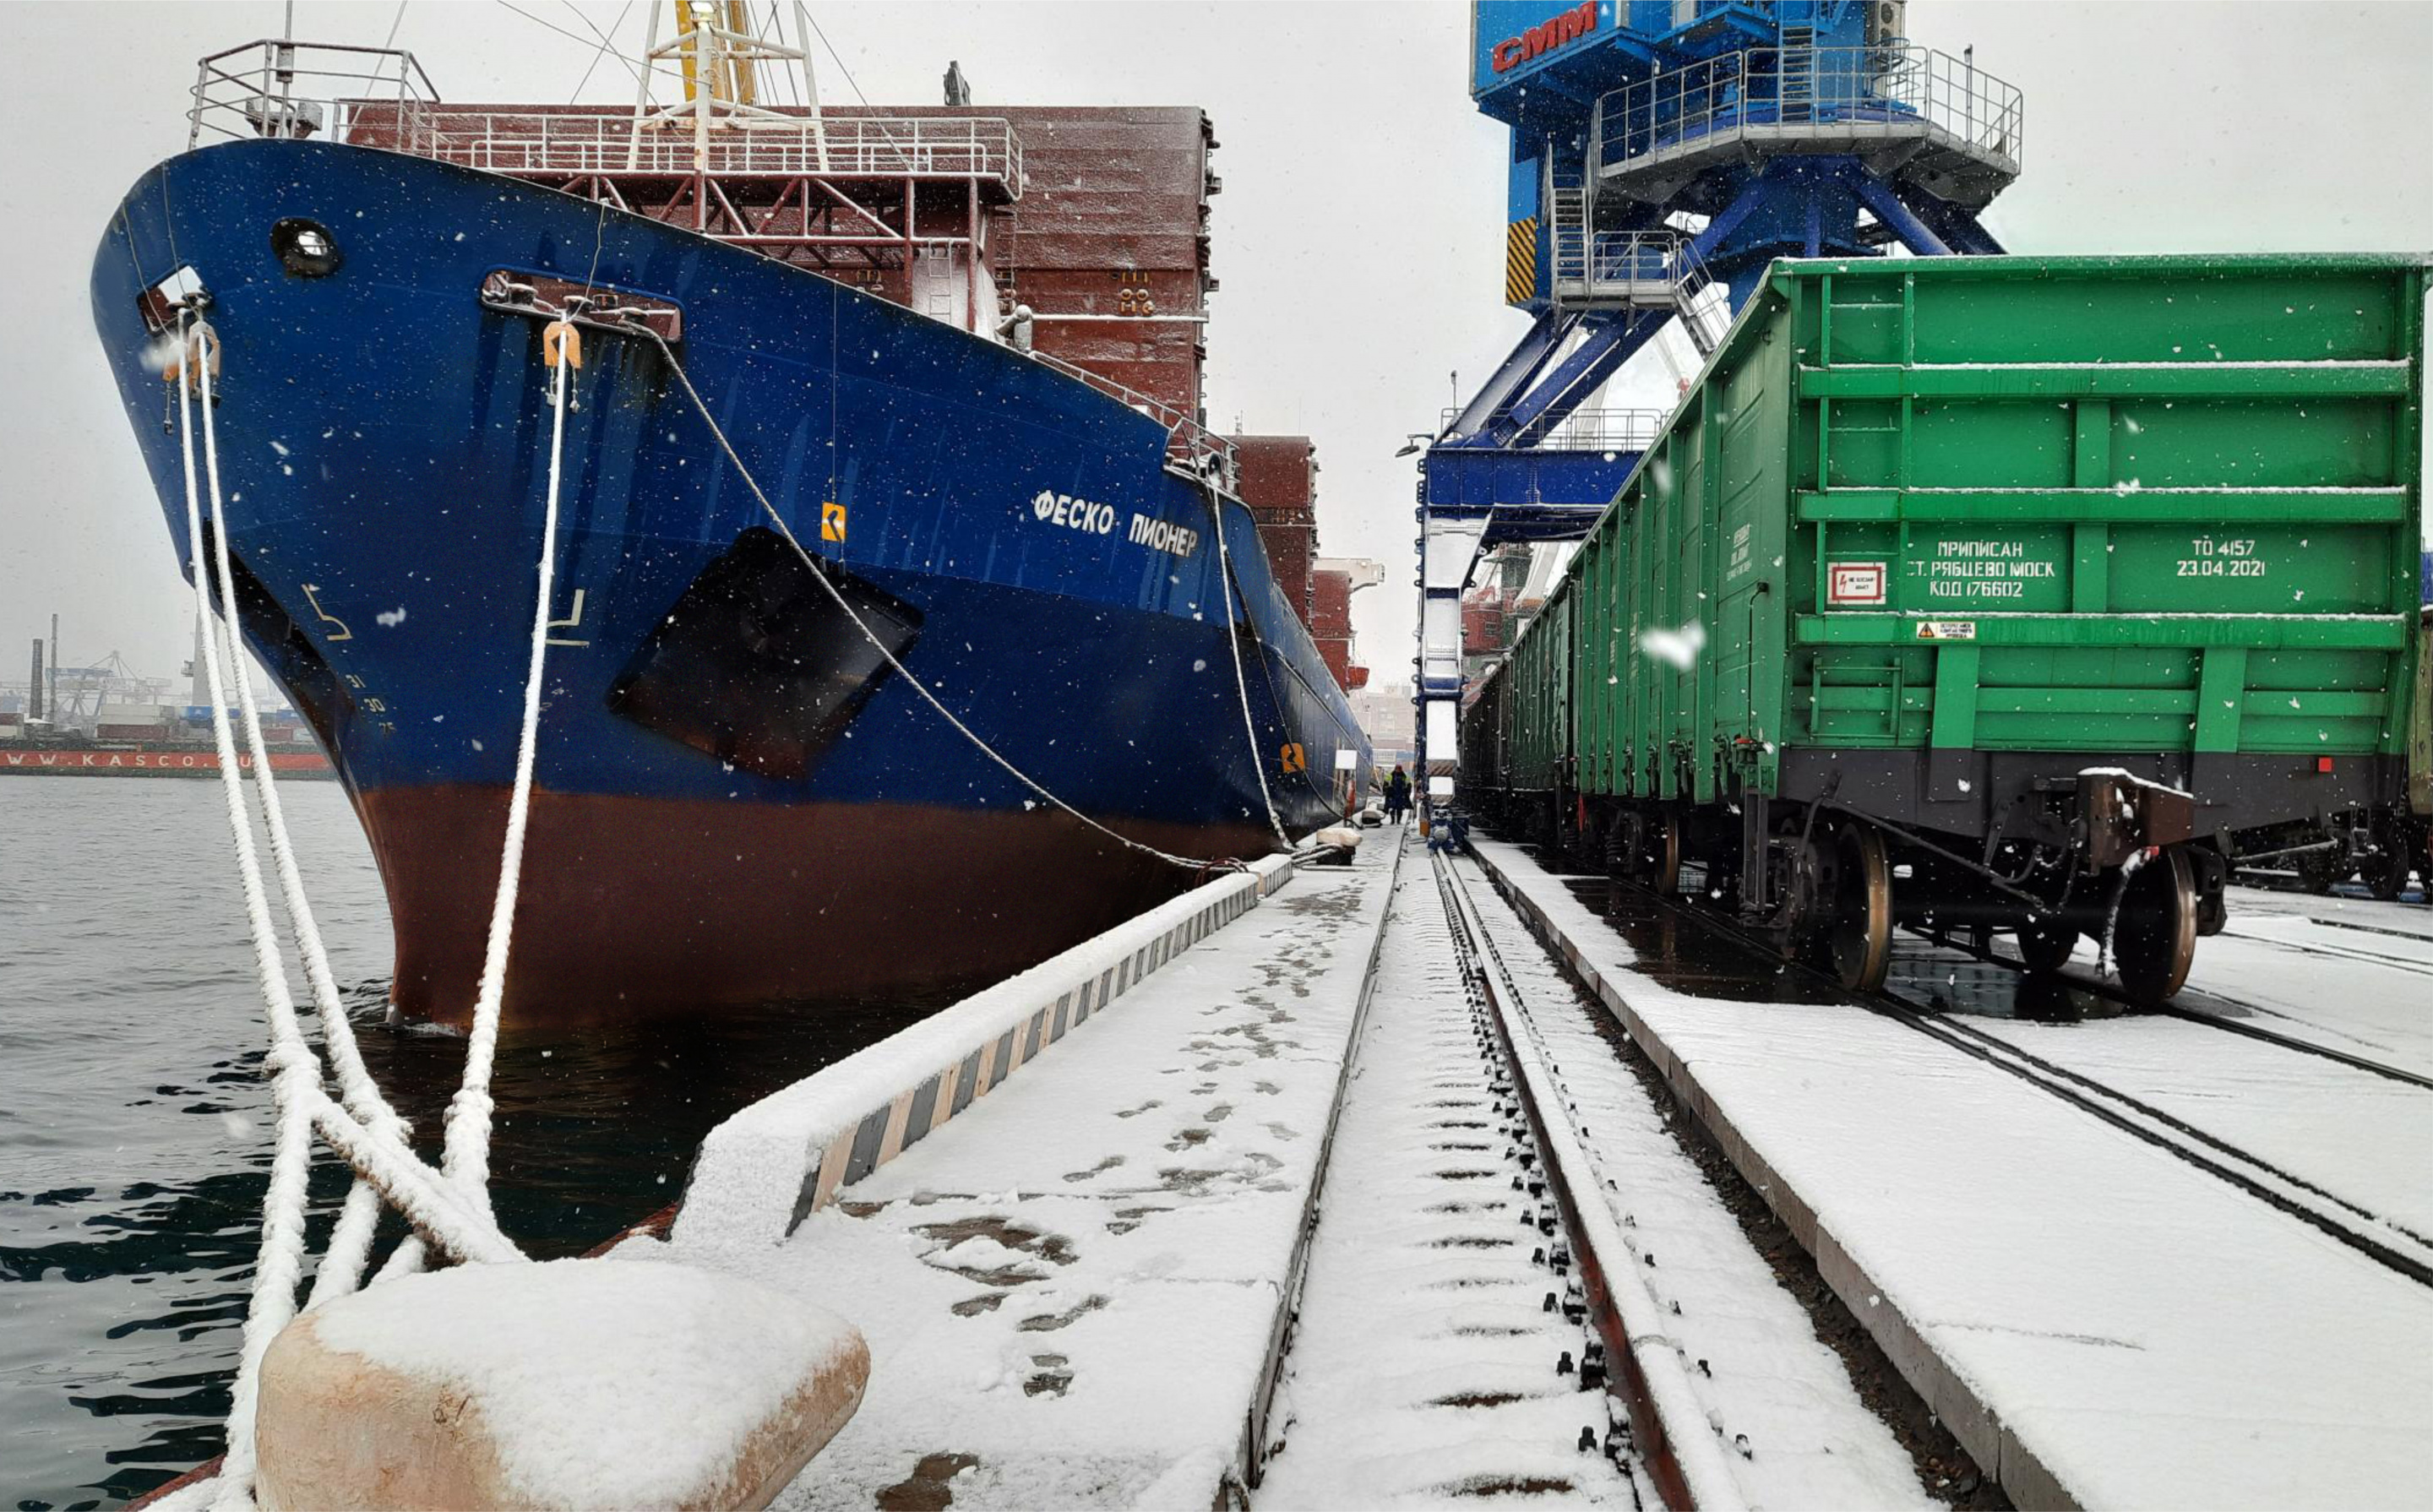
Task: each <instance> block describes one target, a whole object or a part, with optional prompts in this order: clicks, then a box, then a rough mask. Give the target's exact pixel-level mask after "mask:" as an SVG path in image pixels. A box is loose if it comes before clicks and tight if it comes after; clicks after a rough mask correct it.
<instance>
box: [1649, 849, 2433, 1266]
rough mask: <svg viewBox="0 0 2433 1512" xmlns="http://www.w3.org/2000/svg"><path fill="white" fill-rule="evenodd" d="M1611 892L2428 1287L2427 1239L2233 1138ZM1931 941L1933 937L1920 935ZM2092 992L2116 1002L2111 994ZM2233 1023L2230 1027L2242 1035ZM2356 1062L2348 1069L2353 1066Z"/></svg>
mask: <svg viewBox="0 0 2433 1512" xmlns="http://www.w3.org/2000/svg"><path fill="white" fill-rule="evenodd" d="M1610 885H1611V886H1612V887H1613V888H1614V889H1615V890H1616V891H1617V892H1624V893H1626V894H1628V895H1631V896H1634V897H1637V898H1639V899H1640V900H1642V902H1643V903H1645V904H1646V905H1648V906H1650V907H1653V908H1655V909H1661V910H1663V911H1664V912H1665V913H1667V914H1669V915H1672V916H1674V917H1676V918H1677V919H1679V920H1681V921H1684V922H1686V923H1689V924H1691V925H1693V926H1695V927H1697V928H1698V929H1701V930H1703V931H1705V932H1707V933H1708V934H1710V935H1711V936H1713V937H1715V938H1717V939H1719V940H1722V941H1724V942H1727V943H1730V944H1732V945H1734V946H1737V947H1738V948H1739V949H1740V950H1741V951H1742V952H1744V954H1745V955H1746V956H1747V957H1748V958H1749V959H1750V960H1751V961H1752V963H1761V966H1762V969H1761V971H1753V972H1752V978H1753V980H1767V979H1771V978H1772V977H1776V976H1777V975H1779V974H1785V973H1787V974H1791V975H1794V976H1796V977H1801V978H1803V979H1805V980H1807V981H1809V982H1811V983H1812V984H1813V985H1816V986H1818V987H1820V988H1822V989H1825V990H1827V991H1828V992H1829V993H1830V994H1836V995H1838V996H1839V997H1840V999H1841V1000H1842V1001H1845V1002H1847V1003H1850V1004H1851V1005H1853V1006H1856V1007H1859V1008H1863V1009H1865V1010H1867V1011H1870V1012H1873V1013H1877V1014H1880V1015H1881V1016H1883V1017H1885V1018H1888V1019H1891V1020H1893V1021H1894V1022H1896V1023H1898V1024H1900V1025H1902V1026H1903V1027H1905V1028H1909V1029H1911V1030H1914V1032H1916V1033H1918V1034H1921V1035H1924V1036H1925V1037H1927V1038H1929V1039H1931V1040H1934V1041H1936V1042H1937V1043H1939V1044H1941V1045H1945V1046H1946V1047H1947V1048H1948V1049H1950V1050H1952V1051H1954V1052H1956V1053H1958V1054H1961V1055H1965V1056H1968V1057H1969V1058H1971V1059H1973V1060H1976V1061H1979V1062H1983V1063H1985V1064H1987V1065H1990V1066H1993V1067H1994V1068H1996V1069H1997V1070H1999V1071H2002V1072H2004V1073H2006V1074H2007V1075H2010V1076H2013V1077H2016V1078H2017V1079H2020V1080H2023V1081H2025V1082H2027V1083H2029V1084H2030V1085H2032V1086H2034V1087H2036V1088H2037V1089H2038V1090H2040V1091H2042V1092H2044V1093H2046V1094H2048V1095H2050V1096H2053V1097H2055V1098H2057V1099H2059V1100H2061V1101H2063V1102H2065V1103H2067V1104H2069V1105H2071V1106H2072V1107H2074V1108H2077V1109H2078V1110H2080V1111H2081V1112H2083V1113H2087V1114H2088V1115H2089V1116H2091V1117H2094V1118H2097V1119H2100V1120H2101V1121H2102V1122H2104V1123H2106V1124H2109V1125H2111V1126H2112V1127H2114V1128H2116V1129H2118V1130H2121V1131H2122V1132H2124V1133H2126V1134H2129V1135H2130V1136H2132V1137H2133V1138H2135V1139H2138V1140H2141V1141H2143V1142H2145V1143H2147V1144H2149V1145H2152V1146H2153V1147H2156V1148H2158V1149H2161V1150H2163V1151H2165V1152H2166V1153H2169V1154H2170V1155H2172V1156H2174V1157H2175V1158H2177V1159H2179V1160H2181V1161H2184V1162H2186V1164H2190V1165H2192V1166H2195V1167H2196V1168H2197V1169H2199V1170H2202V1171H2203V1172H2205V1173H2206V1174H2208V1175H2210V1176H2212V1177H2214V1178H2215V1179H2217V1180H2219V1181H2222V1182H2223V1183H2224V1184H2226V1185H2229V1186H2231V1187H2233V1188H2235V1189H2236V1190H2237V1191H2239V1192H2241V1193H2243V1194H2245V1195H2246V1196H2248V1197H2251V1198H2254V1199H2255V1200H2257V1201H2260V1202H2263V1203H2265V1204H2266V1205H2268V1206H2270V1207H2271V1208H2274V1209H2276V1210H2277V1211H2279V1212H2281V1213H2283V1214H2286V1215H2288V1216H2290V1217H2292V1218H2295V1219H2297V1220H2298V1221H2300V1222H2302V1223H2305V1224H2306V1225H2308V1226H2309V1227H2311V1228H2313V1229H2316V1230H2317V1231H2319V1232H2322V1233H2323V1234H2325V1235H2327V1236H2328V1237H2330V1238H2332V1239H2334V1240H2336V1241H2338V1242H2339V1243H2340V1244H2342V1245H2344V1246H2346V1247H2347V1248H2349V1249H2354V1250H2356V1252H2357V1253H2359V1254H2361V1255H2363V1256H2365V1257H2366V1258H2367V1259H2369V1260H2372V1261H2373V1262H2374V1263H2375V1264H2376V1265H2379V1266H2383V1267H2384V1268H2386V1269H2389V1270H2390V1271H2392V1272H2394V1273H2396V1274H2398V1275H2401V1276H2405V1277H2407V1279H2409V1280H2411V1281H2414V1282H2416V1283H2419V1284H2421V1285H2424V1286H2427V1287H2433V1239H2428V1238H2427V1237H2426V1236H2425V1235H2423V1234H2420V1233H2417V1232H2413V1231H2411V1230H2408V1229H2407V1228H2404V1227H2401V1226H2399V1225H2396V1224H2393V1223H2392V1222H2390V1220H2388V1219H2386V1218H2383V1217H2381V1216H2379V1215H2375V1214H2373V1213H2372V1212H2369V1211H2368V1210H2366V1209H2364V1208H2362V1207H2359V1206H2358V1205H2356V1203H2353V1202H2350V1201H2348V1200H2346V1199H2344V1198H2340V1197H2339V1196H2337V1195H2335V1194H2333V1193H2331V1192H2328V1191H2326V1190H2325V1189H2323V1188H2322V1187H2321V1186H2319V1185H2317V1184H2316V1183H2314V1182H2312V1181H2308V1180H2306V1179H2305V1177H2303V1176H2300V1175H2297V1174H2296V1173H2293V1172H2291V1171H2288V1170H2286V1169H2284V1168H2282V1167H2280V1166H2278V1165H2276V1164H2273V1163H2272V1162H2271V1161H2268V1160H2266V1159H2264V1158H2263V1157H2261V1156H2259V1155H2257V1154H2255V1153H2254V1151H2252V1150H2249V1149H2246V1148H2244V1147H2241V1146H2239V1145H2238V1144H2237V1143H2236V1142H2235V1141H2231V1140H2225V1139H2222V1138H2220V1137H2219V1136H2217V1135H2215V1134H2212V1133H2210V1132H2208V1131H2206V1130H2202V1129H2199V1128H2197V1127H2196V1126H2194V1125H2192V1124H2190V1123H2188V1122H2187V1121H2186V1120H2185V1119H2182V1118H2179V1117H2177V1116H2176V1115H2174V1114H2172V1113H2168V1112H2166V1111H2164V1110H2162V1109H2160V1108H2157V1107H2155V1106H2153V1105H2152V1103H2149V1102H2147V1101H2145V1100H2144V1099H2141V1098H2139V1097H2137V1096H2134V1095H2133V1094H2130V1093H2128V1092H2125V1091H2122V1090H2121V1089H2119V1088H2118V1087H2115V1086H2112V1085H2110V1084H2109V1083H2107V1082H2105V1081H2103V1080H2102V1079H2101V1078H2098V1077H2093V1076H2089V1075H2087V1074H2086V1073H2084V1072H2081V1071H2076V1070H2072V1069H2070V1068H2068V1067H2065V1066H2062V1065H2060V1064H2058V1063H2056V1062H2052V1061H2050V1060H2049V1059H2047V1058H2045V1057H2042V1056H2039V1055H2036V1054H2034V1053H2033V1052H2032V1051H2030V1050H2027V1049H2025V1048H2023V1047H2021V1046H2019V1045H2016V1044H2014V1043H2012V1042H2011V1041H2009V1040H2006V1039H2004V1038H2002V1037H2001V1036H2000V1035H1999V1034H1995V1033H1992V1032H1990V1031H1988V1030H1986V1029H1983V1028H1979V1027H1977V1026H1975V1025H1971V1024H1965V1023H1962V1022H1959V1021H1958V1020H1957V1019H1955V1018H1954V1017H1952V1016H1951V1015H1950V1014H1948V1012H1947V1011H1945V1009H1944V1007H1943V1006H1942V1005H1939V1004H1936V1003H1932V1002H1921V1001H1919V1000H1917V999H1915V998H1913V997H1909V996H1906V995H1904V994H1900V993H1897V992H1892V991H1885V990H1879V991H1875V992H1860V991H1854V990H1852V989H1849V988H1846V987H1844V986H1843V985H1842V984H1841V983H1840V982H1839V981H1837V980H1835V979H1834V978H1833V977H1831V976H1830V975H1829V974H1827V973H1824V972H1820V971H1817V970H1815V969H1814V968H1812V967H1810V966H1808V965H1805V964H1803V963H1800V962H1796V961H1785V960H1783V959H1782V957H1781V955H1780V953H1779V952H1778V951H1777V950H1776V948H1775V947H1774V945H1773V943H1771V942H1769V941H1766V940H1763V939H1761V938H1759V937H1757V936H1755V935H1752V934H1750V933H1748V932H1747V931H1744V930H1743V929H1742V928H1740V927H1739V926H1738V925H1737V924H1735V923H1734V922H1732V921H1730V920H1727V919H1725V918H1723V917H1720V916H1719V915H1717V914H1715V913H1714V912H1712V911H1710V910H1709V909H1704V908H1700V907H1698V906H1696V905H1694V904H1693V903H1692V902H1690V901H1689V900H1688V899H1687V898H1684V897H1680V896H1668V895H1666V894H1662V893H1659V892H1656V891H1655V890H1653V889H1650V888H1648V887H1645V886H1644V885H1642V884H1641V883H1638V882H1635V881H1631V880H1628V879H1625V878H1616V879H1614V880H1613V881H1612V882H1611V884H1610ZM1927 938H1933V937H1927ZM1934 943H1937V944H1943V945H1947V946H1948V948H1950V949H1953V950H1954V951H1956V952H1959V953H1961V954H1964V955H1968V956H1972V957H1977V956H1978V953H1977V952H1975V951H1973V950H1969V949H1967V948H1966V947H1964V946H1961V945H1957V944H1952V943H1949V942H1947V941H1943V940H1940V939H1936V940H1935V941H1934ZM1978 959H1982V960H1988V961H1990V962H1992V963H1994V964H1998V965H2002V966H2005V967H2010V968H2013V969H2016V970H2017V971H2019V972H2020V973H2021V974H2022V975H2024V974H2025V973H2026V968H2025V967H2024V966H2022V965H2020V964H2019V963H2018V962H2016V961H2012V960H2004V959H2002V958H1999V957H1994V956H1992V955H1990V954H1988V955H1984V956H1982V957H1979V958H1978ZM2069 985H2071V986H2074V987H2084V988H2085V989H2086V990H2088V991H2099V990H2098V989H2097V988H2096V987H2095V986H2094V984H2091V983H2085V982H2084V981H2083V980H2081V979H2079V978H2074V977H2073V978H2071V979H2070V983H2069ZM2101 995H2105V996H2111V997H2115V998H2117V997H2118V994H2101ZM2172 1016H2177V1017H2187V1018H2193V1019H2195V1020H2196V1021H2198V1022H2203V1023H2206V1024H2208V1026H2209V1027H2213V1028H2234V1027H2233V1026H2230V1025H2228V1024H2227V1023H2226V1022H2225V1021H2222V1020H2219V1019H2212V1018H2209V1017H2207V1016H2206V1015H2203V1014H2201V1013H2195V1012H2193V1011H2177V1012H2175V1013H2174V1014H2173V1015H2172ZM2249 1028H2252V1027H2249V1026H2237V1027H2236V1029H2249ZM2253 1035H2254V1037H2256V1038H2263V1039H2268V1040H2270V1041H2271V1043H2274V1044H2276V1045H2282V1046H2284V1047H2286V1048H2288V1049H2291V1050H2296V1051H2302V1052H2304V1053H2307V1054H2321V1055H2326V1056H2327V1057H2328V1058H2330V1059H2334V1060H2339V1061H2344V1062H2350V1063H2357V1068H2358V1069H2360V1070H2365V1071H2370V1072H2372V1073H2373V1074H2375V1075H2381V1076H2386V1077H2389V1078H2390V1079H2395V1080H2399V1081H2403V1082H2407V1083H2411V1084H2417V1085H2422V1084H2424V1079H2423V1078H2420V1077H2417V1076H2416V1075H2415V1074H2414V1073H2411V1072H2407V1071H2405V1070H2403V1069H2401V1068H2399V1067H2395V1066H2386V1065H2383V1064H2381V1063H2380V1062H2370V1061H2363V1058H2352V1057H2348V1056H2346V1055H2345V1054H2343V1053H2342V1052H2337V1051H2329V1050H2326V1049H2325V1048H2324V1047H2322V1046H2318V1045H2310V1044H2308V1043H2307V1042H2305V1041H2302V1040H2295V1039H2291V1038H2289V1037H2288V1036H2285V1035H2277V1034H2274V1033H2272V1032H2271V1031H2270V1030H2260V1029H2258V1030H2253ZM2358 1062H2362V1063H2358Z"/></svg>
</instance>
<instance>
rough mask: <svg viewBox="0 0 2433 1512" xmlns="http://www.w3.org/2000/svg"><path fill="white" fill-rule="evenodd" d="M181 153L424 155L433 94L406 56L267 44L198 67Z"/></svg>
mask: <svg viewBox="0 0 2433 1512" xmlns="http://www.w3.org/2000/svg"><path fill="white" fill-rule="evenodd" d="M193 97H194V104H193V105H192V107H191V108H190V109H189V110H187V111H186V123H187V130H186V146H187V147H188V149H189V150H191V149H193V148H195V147H198V146H201V145H202V144H204V143H206V142H212V141H218V140H222V139H228V140H237V141H243V140H248V139H251V138H255V137H283V138H288V139H291V140H304V139H308V138H317V139H319V140H322V141H327V142H350V143H351V142H363V141H365V140H366V138H370V139H376V140H372V141H371V142H370V143H369V144H373V145H380V146H388V147H394V148H396V149H397V150H399V151H401V152H416V153H427V152H428V151H429V149H430V146H431V144H432V141H433V107H434V106H436V105H437V104H438V103H439V92H438V91H437V90H435V89H434V88H433V87H432V84H431V78H430V76H429V75H427V74H425V73H423V71H422V65H421V64H420V63H418V62H417V61H416V60H415V57H414V55H413V54H412V53H410V52H403V51H400V50H399V49H397V48H394V47H351V46H346V45H343V44H340V43H335V42H295V41H292V40H289V39H285V38H264V39H262V40H261V41H258V42H247V43H245V44H243V45H242V46H237V47H230V48H228V49H227V50H225V51H223V52H216V53H213V54H212V55H211V56H210V57H208V58H205V59H202V60H201V61H200V62H199V63H197V64H196V69H195V88H194V96H193Z"/></svg>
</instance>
